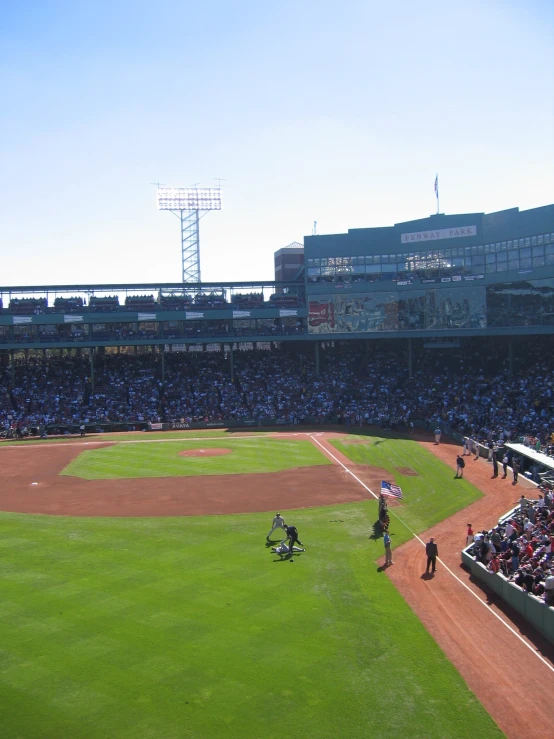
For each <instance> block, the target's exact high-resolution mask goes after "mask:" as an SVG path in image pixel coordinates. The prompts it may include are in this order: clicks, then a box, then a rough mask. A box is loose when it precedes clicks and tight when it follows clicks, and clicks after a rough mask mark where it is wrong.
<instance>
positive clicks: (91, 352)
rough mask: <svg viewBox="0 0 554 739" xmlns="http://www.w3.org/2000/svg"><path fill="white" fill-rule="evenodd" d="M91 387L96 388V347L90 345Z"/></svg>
mask: <svg viewBox="0 0 554 739" xmlns="http://www.w3.org/2000/svg"><path fill="white" fill-rule="evenodd" d="M90 387H91V390H94V347H92V346H91V347H90Z"/></svg>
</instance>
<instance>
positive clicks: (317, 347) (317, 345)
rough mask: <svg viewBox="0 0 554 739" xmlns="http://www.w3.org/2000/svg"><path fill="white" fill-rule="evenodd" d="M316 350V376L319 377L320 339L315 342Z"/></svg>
mask: <svg viewBox="0 0 554 739" xmlns="http://www.w3.org/2000/svg"><path fill="white" fill-rule="evenodd" d="M314 352H315V376H316V377H319V341H316V342H315V345H314Z"/></svg>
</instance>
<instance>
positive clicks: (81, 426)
mask: <svg viewBox="0 0 554 739" xmlns="http://www.w3.org/2000/svg"><path fill="white" fill-rule="evenodd" d="M79 431H80V433H81V436H84V435H85V424H84V423H82V424H81V425H80V426H79Z"/></svg>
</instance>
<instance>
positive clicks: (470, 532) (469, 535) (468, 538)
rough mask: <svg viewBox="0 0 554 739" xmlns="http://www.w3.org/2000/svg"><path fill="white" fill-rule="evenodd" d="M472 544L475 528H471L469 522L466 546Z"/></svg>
mask: <svg viewBox="0 0 554 739" xmlns="http://www.w3.org/2000/svg"><path fill="white" fill-rule="evenodd" d="M470 544H473V529H472V528H471V524H470V523H468V525H467V535H466V547H468V546H469V545H470Z"/></svg>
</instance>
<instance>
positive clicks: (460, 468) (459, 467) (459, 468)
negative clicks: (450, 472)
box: [456, 454, 466, 477]
mask: <svg viewBox="0 0 554 739" xmlns="http://www.w3.org/2000/svg"><path fill="white" fill-rule="evenodd" d="M465 466H466V463H465V460H464V458H463V457H462V456H461V454H458V456H457V457H456V477H463V476H464V467H465Z"/></svg>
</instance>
